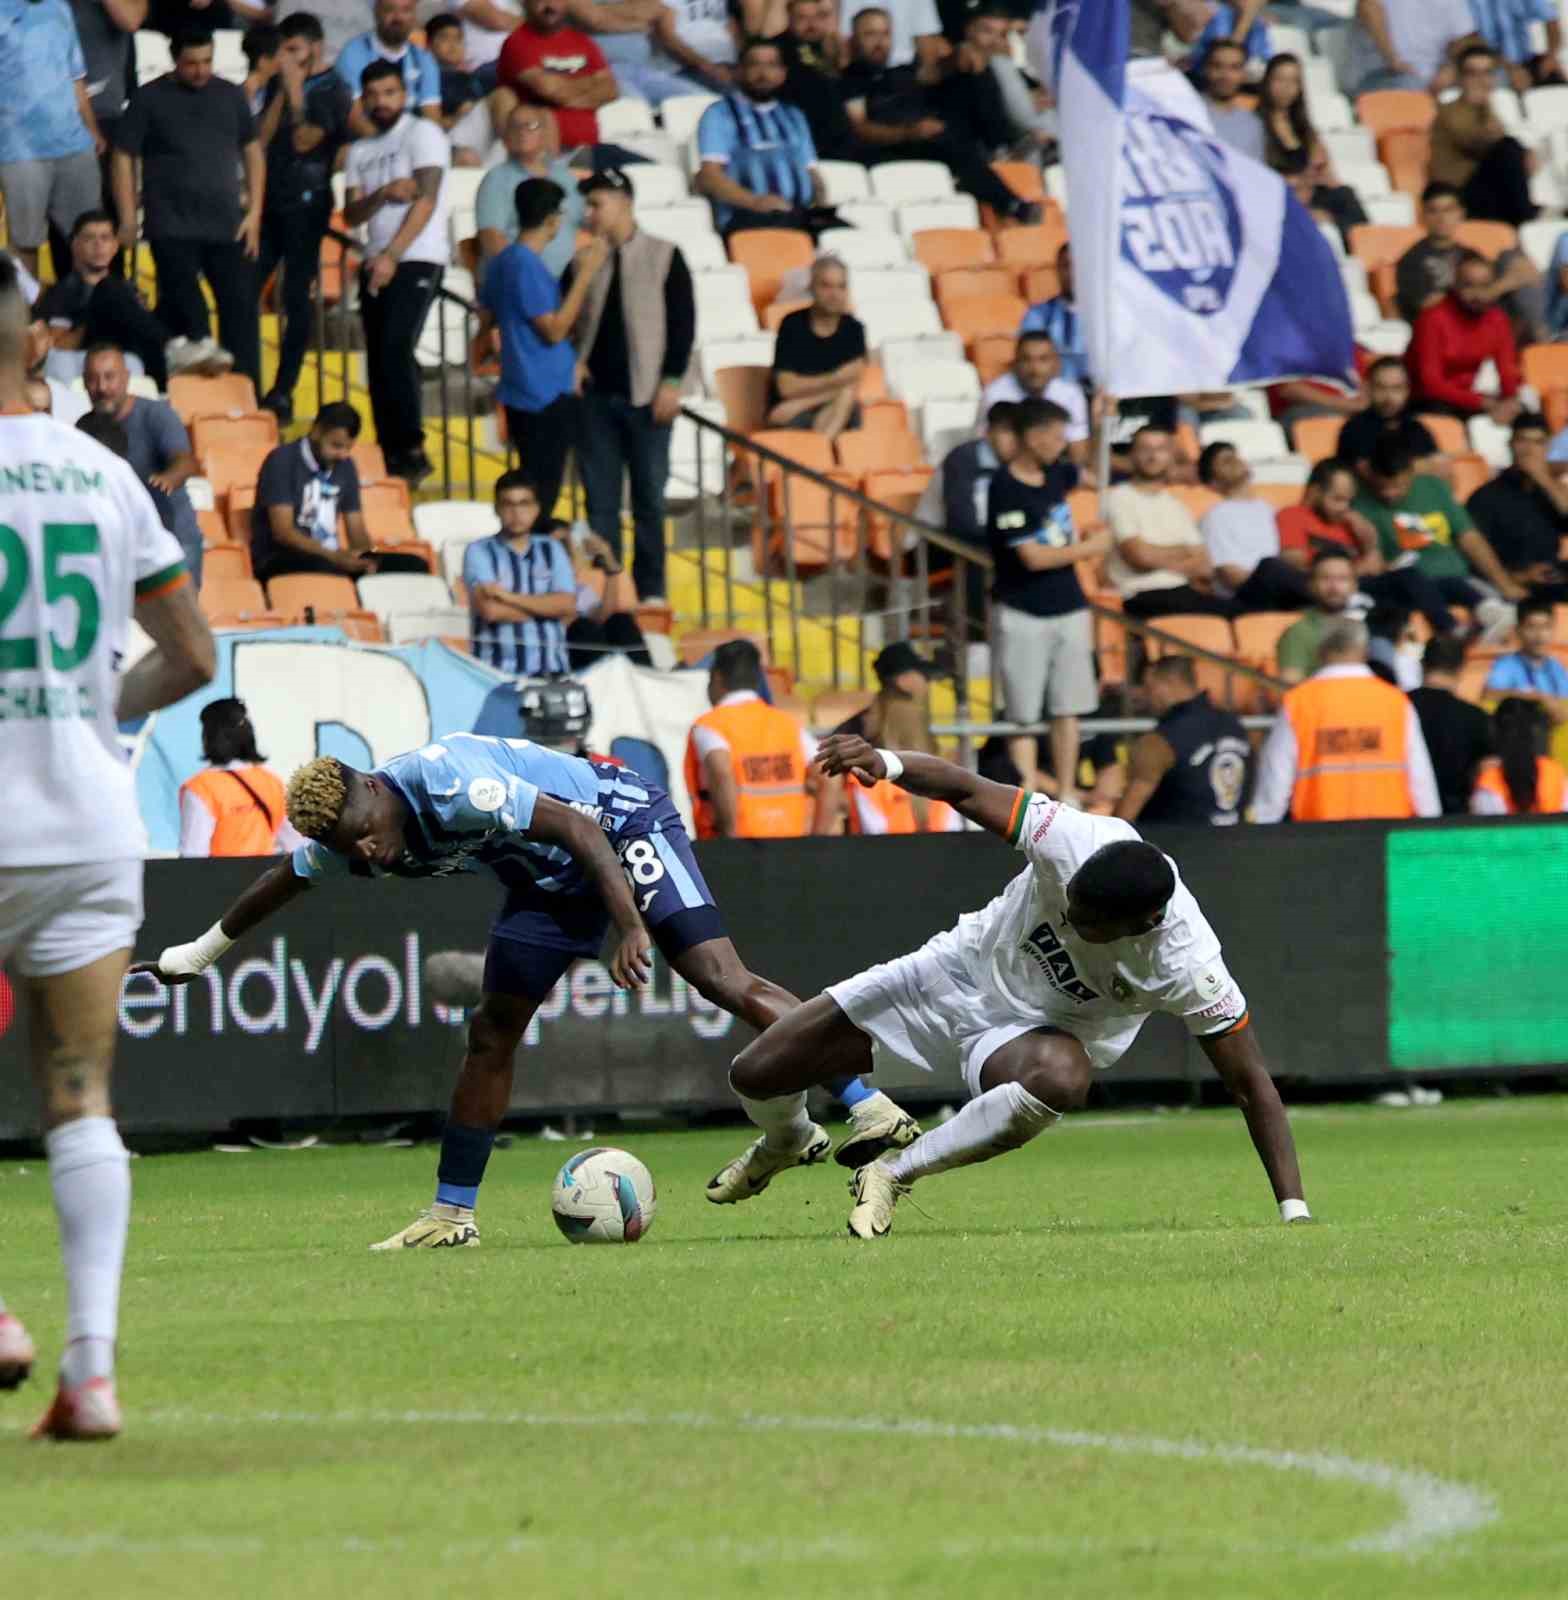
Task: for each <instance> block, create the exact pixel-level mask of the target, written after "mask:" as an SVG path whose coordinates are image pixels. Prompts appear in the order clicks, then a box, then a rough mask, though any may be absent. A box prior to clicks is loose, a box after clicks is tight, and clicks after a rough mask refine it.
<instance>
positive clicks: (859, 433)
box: [834, 428, 925, 477]
mask: <svg viewBox="0 0 1568 1600" xmlns="http://www.w3.org/2000/svg"><path fill="white" fill-rule="evenodd" d="M834 447H835V449H836V450H837V452H838V464H839V466H841V467H842V468H843V469H844V470H845V471H846V472H851V473H854V474H855V476H856V477H864V476H865V475H866V474H867V473H868V472H899V471H902V470H904V469H906V468H909V467H920V466H924V465H925V455H924V452H923V451H922V450H921V447H920V441H919V439H917V438H916V437H915V436H914V434H912V433H884V432H882V431H880V430H873V429H870V428H851V429H848V430H847V431H846V432H844V433H841V434H840V435H839V436H838V438H837V439H836V440H835V441H834Z"/></svg>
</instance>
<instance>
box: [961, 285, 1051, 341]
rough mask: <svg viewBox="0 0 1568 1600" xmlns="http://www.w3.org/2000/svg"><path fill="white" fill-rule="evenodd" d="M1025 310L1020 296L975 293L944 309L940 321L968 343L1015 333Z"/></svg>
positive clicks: (1026, 307)
mask: <svg viewBox="0 0 1568 1600" xmlns="http://www.w3.org/2000/svg"><path fill="white" fill-rule="evenodd" d="M1028 309H1029V307H1028V305H1027V303H1026V302H1025V301H1024V298H1023V296H1022V295H1017V294H977V295H974V296H973V297H971V298H968V299H964V300H955V301H954V302H952V304H950V305H946V306H944V307H943V308H942V321H943V322H944V323H945V324H946V326H947V327H949V328H951V329H952V331H953V332H954V333H956V334H957V335H958V336H959V338H961V339H962V340H963V341H964V343H965V344H970V343H972V342H973V341H974V340H976V339H986V338H993V337H996V336H999V335H1000V336H1007V335H1011V334H1016V333H1017V332H1018V324H1019V323H1020V322H1022V321H1023V320H1024V313H1025V312H1026V311H1027V310H1028Z"/></svg>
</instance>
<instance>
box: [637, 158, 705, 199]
mask: <svg viewBox="0 0 1568 1600" xmlns="http://www.w3.org/2000/svg"><path fill="white" fill-rule="evenodd" d="M626 176H627V178H628V179H629V180H630V182H631V186H632V194H633V195H634V196H635V197H636V200H637V207H638V210H639V211H640V210H641V209H642V207H644V206H647V207H648V208H649V210H657V209H658V208H660V207H662V206H678V205H680V204H681V203H682V202H683V201H686V200H689V199H690V198H691V191H690V189H688V188H687V186H686V175H685V174H684V173H683V172H681V170H680V169H679V168H678V167H658V166H655V165H654V164H653V163H652V162H651V161H634V162H633V163H632V164H631V166H629V167H627V168H626Z"/></svg>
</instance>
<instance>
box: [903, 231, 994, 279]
mask: <svg viewBox="0 0 1568 1600" xmlns="http://www.w3.org/2000/svg"><path fill="white" fill-rule="evenodd" d="M910 247H911V249H912V250H913V252H914V257H915V260H916V261H918V262H919V263H920V264H921V266H923V267H924V268H925V269H926V271H928V272H929V273H930V274H931V275H932V276H933V277H935V276H936V275H937V274H938V273H941V272H951V271H954V270H956V269H957V268H959V267H988V266H990V265H991V263H992V262H993V261H995V260H996V246H995V245H993V244H992V243H991V235H990V234H988V233H985V232H983V231H981V230H978V229H974V228H922V229H921V230H920V232H919V233H917V234H915V235H913V236H912V238H911V239H910Z"/></svg>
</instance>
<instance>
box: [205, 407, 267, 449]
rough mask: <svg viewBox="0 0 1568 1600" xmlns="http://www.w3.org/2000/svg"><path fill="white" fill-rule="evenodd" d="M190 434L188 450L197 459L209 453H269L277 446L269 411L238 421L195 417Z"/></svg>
mask: <svg viewBox="0 0 1568 1600" xmlns="http://www.w3.org/2000/svg"><path fill="white" fill-rule="evenodd" d="M190 433H191V448H192V450H194V451H195V453H196V454H197V455H198V456H201V455H204V454H205V453H206V452H207V451H209V450H223V449H246V448H249V447H252V446H263V447H265V448H266V449H268V450H271V449H273V447H274V446H275V445H276V444H277V442H278V419H277V416H276V415H275V413H273V412H271V411H253V412H251V413H249V415H246V416H238V417H234V416H229V417H197V418H196V420H195V421H194V422H192V423H191V428H190Z"/></svg>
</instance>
